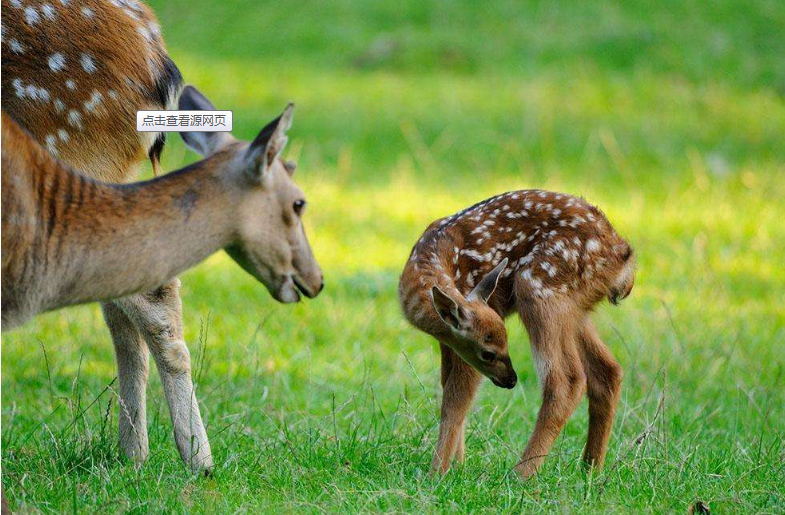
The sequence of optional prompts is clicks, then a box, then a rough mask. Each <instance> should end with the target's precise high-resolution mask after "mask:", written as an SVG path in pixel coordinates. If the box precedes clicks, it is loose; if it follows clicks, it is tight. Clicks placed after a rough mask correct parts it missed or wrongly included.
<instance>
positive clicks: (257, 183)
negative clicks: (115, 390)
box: [2, 88, 323, 471]
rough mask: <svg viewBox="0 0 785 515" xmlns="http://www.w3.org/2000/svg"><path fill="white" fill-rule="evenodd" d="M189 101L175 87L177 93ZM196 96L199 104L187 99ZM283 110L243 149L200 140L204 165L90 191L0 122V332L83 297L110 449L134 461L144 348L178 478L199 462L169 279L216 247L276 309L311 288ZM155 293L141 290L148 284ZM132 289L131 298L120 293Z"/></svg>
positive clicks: (140, 444) (315, 287) (207, 462)
mask: <svg viewBox="0 0 785 515" xmlns="http://www.w3.org/2000/svg"><path fill="white" fill-rule="evenodd" d="M186 94H187V95H188V96H189V97H192V96H195V95H197V93H196V92H195V90H194V89H193V88H188V89H187V90H186V92H185V93H183V95H186ZM200 98H202V97H201V96H200ZM291 112H292V107H291V106H290V107H289V108H287V110H286V111H285V112H284V114H283V115H282V116H280V117H279V118H277V119H276V120H274V121H273V122H271V123H270V124H268V125H267V126H266V127H265V128H264V129H263V130H262V132H261V133H260V136H259V137H257V139H256V140H254V142H253V143H247V142H244V141H239V140H236V139H234V138H233V137H232V136H231V135H229V134H226V133H200V134H198V135H197V136H192V135H188V137H189V138H190V137H195V138H199V139H200V141H204V142H209V143H210V144H209V145H206V147H205V148H208V147H209V149H210V151H209V152H207V153H206V157H207V158H206V159H205V160H203V161H200V162H198V163H196V164H194V165H191V166H189V167H187V168H184V169H182V170H179V171H177V172H173V173H171V174H168V175H165V176H163V177H160V178H157V179H155V180H152V181H147V182H144V183H137V184H129V185H112V184H106V183H101V182H98V181H95V180H93V179H89V178H87V177H84V176H83V175H81V174H79V173H77V172H75V171H73V170H72V169H70V168H68V167H66V166H64V165H62V164H61V163H59V162H57V161H56V160H54V159H53V158H52V157H51V156H50V155H49V154H48V152H46V151H45V150H44V149H43V148H42V147H41V146H40V145H38V144H37V143H36V142H35V141H34V140H33V139H32V138H31V137H30V135H29V134H27V133H26V132H25V131H24V130H23V129H22V128H21V127H19V126H18V125H17V124H16V122H14V120H12V119H11V118H10V117H9V116H7V115H6V114H5V113H3V114H2V204H3V210H2V324H3V330H7V329H11V328H13V327H15V326H18V325H20V324H22V323H24V322H25V321H26V320H28V319H29V318H30V317H32V316H34V315H35V314H37V313H41V312H44V311H48V310H52V309H56V308H59V307H63V306H68V305H72V304H79V303H84V302H91V301H96V300H104V301H108V300H109V299H117V300H114V301H112V302H105V303H104V304H103V308H104V316H105V318H106V320H107V323H108V325H109V328H110V331H111V333H112V339H113V342H114V344H115V349H116V355H117V362H118V375H119V378H120V409H121V416H120V418H119V420H120V447H121V449H122V450H123V452H124V453H125V454H126V455H127V456H128V457H131V458H133V459H136V460H144V459H145V458H146V457H147V454H148V448H147V427H146V415H145V387H146V384H147V372H148V365H147V361H148V349H149V351H150V352H151V353H152V354H153V356H154V357H155V359H156V362H157V364H158V372H159V374H160V375H161V382H162V384H163V388H164V394H165V395H166V399H167V402H168V404H169V409H170V415H171V418H172V423H173V426H174V435H175V441H176V443H177V447H178V450H179V451H180V455H181V457H182V458H183V460H184V461H185V462H186V463H187V464H188V465H189V467H190V468H191V469H192V470H195V471H203V470H210V469H211V468H212V464H213V461H212V454H211V451H210V446H209V443H208V441H207V433H206V431H205V429H204V425H203V424H202V419H201V416H200V414H199V406H198V404H197V402H196V396H195V394H194V386H193V383H192V382H191V375H190V356H189V353H188V348H187V347H186V345H185V341H184V340H183V330H182V306H181V304H180V297H179V287H180V284H179V281H177V280H176V279H174V277H175V276H176V275H177V274H178V273H180V272H182V271H184V270H186V269H188V268H190V267H191V266H193V265H195V264H197V263H199V262H200V261H202V260H203V259H205V258H207V257H208V256H209V255H211V254H212V253H214V252H215V251H217V250H220V249H222V248H223V249H226V250H227V251H228V252H229V253H230V255H231V256H232V257H233V258H234V259H235V260H236V261H237V262H238V263H239V264H240V265H241V266H242V267H243V268H244V269H245V270H246V271H248V272H249V273H250V274H252V275H253V276H254V277H256V278H257V279H258V280H259V281H261V282H262V283H264V285H265V286H266V287H267V288H268V290H269V291H270V293H271V294H272V295H273V296H274V297H275V298H276V299H277V300H279V301H281V302H296V301H298V300H299V299H300V295H299V293H297V290H298V289H299V290H300V291H301V292H303V293H304V294H305V295H307V296H309V297H315V296H316V295H318V293H319V292H320V291H321V289H322V287H323V278H322V274H321V270H320V268H319V265H318V264H317V263H316V261H315V259H314V257H313V254H312V252H311V248H310V245H309V244H308V241H307V239H306V236H305V232H304V230H303V226H302V222H301V219H300V215H301V213H302V210H301V209H298V208H297V206H298V205H299V203H300V202H304V194H303V192H302V191H301V190H300V189H299V188H298V187H297V185H296V184H295V183H294V182H293V180H292V174H293V170H294V168H293V166H292V164H291V163H285V162H284V161H282V160H281V158H280V157H279V155H280V152H281V151H282V150H283V148H284V144H285V142H286V135H285V131H286V130H287V129H288V128H289V126H290V124H291ZM153 289H155V290H153ZM137 292H147V293H144V294H141V295H133V296H130V297H125V298H120V299H118V297H123V296H125V295H130V294H133V293H137Z"/></svg>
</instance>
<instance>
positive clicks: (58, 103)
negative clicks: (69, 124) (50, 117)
mask: <svg viewBox="0 0 785 515" xmlns="http://www.w3.org/2000/svg"><path fill="white" fill-rule="evenodd" d="M55 111H57V112H58V113H62V112H63V111H65V104H64V103H63V101H62V100H60V99H59V98H56V99H55Z"/></svg>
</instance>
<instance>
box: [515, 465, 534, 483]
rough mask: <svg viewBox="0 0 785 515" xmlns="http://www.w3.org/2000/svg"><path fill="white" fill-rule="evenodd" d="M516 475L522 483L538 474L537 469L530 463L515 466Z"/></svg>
mask: <svg viewBox="0 0 785 515" xmlns="http://www.w3.org/2000/svg"><path fill="white" fill-rule="evenodd" d="M515 473H516V474H517V475H518V477H519V478H520V479H521V481H526V480H527V479H529V478H531V477H532V476H534V475H535V474H537V467H536V466H534V465H531V464H528V463H518V464H517V465H516V466H515Z"/></svg>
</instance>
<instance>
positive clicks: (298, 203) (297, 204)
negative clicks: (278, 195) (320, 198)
mask: <svg viewBox="0 0 785 515" xmlns="http://www.w3.org/2000/svg"><path fill="white" fill-rule="evenodd" d="M293 209H294V212H295V213H296V214H297V216H302V214H303V209H305V200H302V199H300V200H295V201H294V206H293Z"/></svg>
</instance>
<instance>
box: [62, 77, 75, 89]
mask: <svg viewBox="0 0 785 515" xmlns="http://www.w3.org/2000/svg"><path fill="white" fill-rule="evenodd" d="M65 87H66V88H68V89H70V90H71V91H76V82H74V81H73V80H72V79H68V80H67V81H65Z"/></svg>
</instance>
